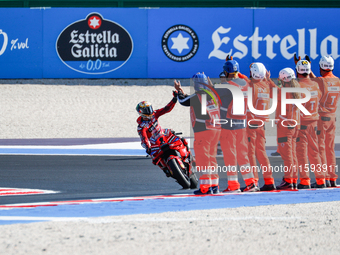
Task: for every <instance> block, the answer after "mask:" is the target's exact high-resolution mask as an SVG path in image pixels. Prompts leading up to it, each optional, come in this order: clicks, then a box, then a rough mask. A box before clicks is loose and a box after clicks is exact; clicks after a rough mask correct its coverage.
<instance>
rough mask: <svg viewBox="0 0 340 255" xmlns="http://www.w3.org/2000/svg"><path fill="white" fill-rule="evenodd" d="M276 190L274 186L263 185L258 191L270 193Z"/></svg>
mask: <svg viewBox="0 0 340 255" xmlns="http://www.w3.org/2000/svg"><path fill="white" fill-rule="evenodd" d="M272 190H276V187H275V184H265V185H263V186H262V187H261V188H260V191H272Z"/></svg>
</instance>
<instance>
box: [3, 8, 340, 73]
mask: <svg viewBox="0 0 340 255" xmlns="http://www.w3.org/2000/svg"><path fill="white" fill-rule="evenodd" d="M339 14H340V10H339V9H290V8H269V9H244V8H160V9H137V8H50V9H27V8H26V9H24V8H8V9H0V17H1V18H0V21H1V22H0V68H1V72H0V78H10V79H11V78H189V77H191V76H192V75H193V74H194V73H196V72H198V71H204V72H205V73H206V74H207V75H208V76H210V77H218V74H219V73H220V72H221V71H222V66H223V63H224V60H225V57H226V55H228V54H229V55H232V56H233V57H234V59H235V60H237V61H238V62H239V63H240V68H241V72H243V73H245V74H248V72H249V65H250V63H252V62H255V61H256V62H262V63H264V64H265V66H266V67H267V69H268V70H270V71H271V73H272V77H277V75H278V72H279V71H280V70H281V69H282V68H284V67H291V68H294V60H293V58H294V53H297V54H298V55H301V56H304V55H305V54H307V55H309V56H310V58H311V59H312V69H313V71H314V72H315V73H316V74H317V75H318V74H319V71H318V61H319V59H320V57H321V55H332V57H333V58H334V59H335V63H336V64H335V70H334V73H335V74H336V75H337V76H340V65H339V64H338V63H339V61H338V60H339V56H340V55H339V42H338V39H339V38H340V29H339V26H340V24H339V23H338V22H337V16H338V15H339Z"/></svg>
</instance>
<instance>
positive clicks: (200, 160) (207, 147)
mask: <svg viewBox="0 0 340 255" xmlns="http://www.w3.org/2000/svg"><path fill="white" fill-rule="evenodd" d="M192 80H193V83H194V88H195V93H194V94H192V95H186V94H184V91H183V89H182V87H181V83H180V81H176V80H175V81H174V86H175V89H176V90H177V91H178V99H179V103H180V104H181V105H183V106H190V116H191V123H192V127H193V131H194V137H195V140H194V151H195V160H196V170H197V174H198V175H199V184H200V189H199V190H197V191H195V192H194V193H195V194H196V195H200V194H212V193H214V194H215V193H218V192H219V186H218V184H219V176H218V173H217V169H218V168H217V161H216V154H217V144H218V140H219V136H220V126H219V125H214V118H216V119H219V118H220V117H219V116H220V115H219V102H218V100H217V96H216V95H215V94H214V92H213V91H212V90H211V88H212V87H211V82H210V80H209V79H208V78H207V76H206V75H205V74H204V73H197V74H195V75H194V76H193V78H192ZM204 101H206V110H207V114H202V102H204Z"/></svg>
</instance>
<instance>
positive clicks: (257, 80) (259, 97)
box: [247, 63, 275, 190]
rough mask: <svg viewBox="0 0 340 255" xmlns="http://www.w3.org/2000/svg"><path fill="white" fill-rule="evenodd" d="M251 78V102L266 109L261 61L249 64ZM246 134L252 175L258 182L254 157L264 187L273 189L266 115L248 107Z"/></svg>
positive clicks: (267, 98)
mask: <svg viewBox="0 0 340 255" xmlns="http://www.w3.org/2000/svg"><path fill="white" fill-rule="evenodd" d="M250 70H251V75H252V78H253V79H251V82H250V86H251V87H252V101H253V102H252V104H253V107H254V108H255V109H256V110H268V109H269V105H270V95H271V90H270V85H269V82H268V81H267V80H265V75H266V68H265V67H264V65H263V64H262V63H253V64H252V65H251V66H250ZM247 121H248V125H247V135H248V158H249V163H250V165H251V167H252V169H253V173H254V177H255V180H256V182H257V183H258V180H259V176H258V168H257V163H256V159H257V160H258V162H259V163H260V167H261V169H262V174H263V179H264V182H265V186H264V187H263V188H262V190H264V188H265V187H272V188H271V189H270V190H273V189H275V181H274V178H273V175H272V170H271V166H270V162H269V159H268V156H267V152H266V136H265V123H266V122H268V121H269V116H268V115H257V114H255V113H252V112H251V111H250V110H249V109H248V112H247Z"/></svg>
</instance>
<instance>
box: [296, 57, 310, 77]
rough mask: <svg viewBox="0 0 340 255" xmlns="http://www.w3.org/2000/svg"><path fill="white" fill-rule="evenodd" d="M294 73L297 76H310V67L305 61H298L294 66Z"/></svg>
mask: <svg viewBox="0 0 340 255" xmlns="http://www.w3.org/2000/svg"><path fill="white" fill-rule="evenodd" d="M296 71H297V72H298V73H299V74H305V73H306V74H310V73H311V66H310V63H309V62H308V61H307V60H304V59H303V60H299V61H298V62H297V64H296Z"/></svg>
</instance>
